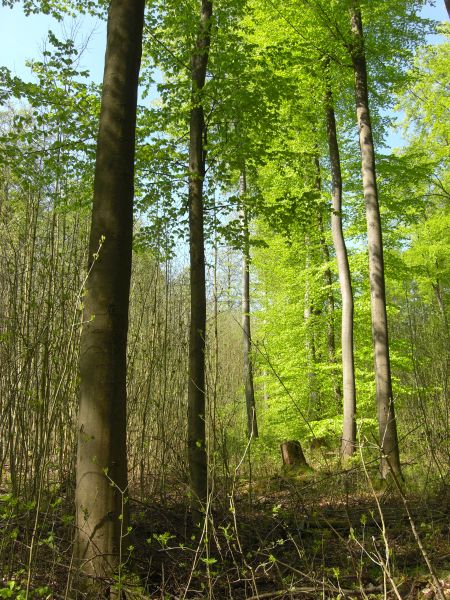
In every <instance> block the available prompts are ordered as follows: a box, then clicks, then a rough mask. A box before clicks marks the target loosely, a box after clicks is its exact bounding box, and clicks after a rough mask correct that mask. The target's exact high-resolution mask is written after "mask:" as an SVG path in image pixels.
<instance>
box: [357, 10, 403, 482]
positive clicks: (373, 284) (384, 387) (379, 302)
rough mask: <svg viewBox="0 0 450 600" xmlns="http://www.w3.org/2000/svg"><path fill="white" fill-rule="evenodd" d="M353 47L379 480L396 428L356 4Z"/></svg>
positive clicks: (395, 465)
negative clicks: (365, 227)
mask: <svg viewBox="0 0 450 600" xmlns="http://www.w3.org/2000/svg"><path fill="white" fill-rule="evenodd" d="M350 18H351V30H352V33H353V45H352V48H351V56H352V62H353V69H354V73H355V94H356V115H357V119H358V127H359V145H360V149H361V171H362V180H363V187H364V201H365V205H366V219H367V236H368V245H369V248H368V249H369V277H370V296H371V310H372V338H373V345H374V354H375V378H376V389H377V392H376V396H377V411H378V424H379V430H380V442H379V443H380V448H381V452H382V457H381V476H382V477H383V478H385V477H386V475H387V473H388V471H389V469H390V468H389V465H390V467H391V468H392V470H393V471H394V472H395V474H396V475H401V469H400V456H399V448H398V439H397V425H396V421H395V413H394V399H393V394H392V380H391V366H390V358H389V338H388V324H387V314H386V291H385V281H384V258H383V239H382V231H381V218H380V208H379V204H378V191H377V181H376V169H375V151H374V143H373V136H372V125H371V120H370V112H369V94H368V85H367V66H366V56H365V51H364V35H363V27H362V19H361V10H360V7H359V3H358V1H357V0H353V3H352V8H351V15H350Z"/></svg>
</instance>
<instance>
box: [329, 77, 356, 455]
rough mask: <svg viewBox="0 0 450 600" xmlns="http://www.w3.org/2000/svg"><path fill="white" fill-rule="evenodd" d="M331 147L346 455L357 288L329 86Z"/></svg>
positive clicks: (352, 407) (350, 446)
mask: <svg viewBox="0 0 450 600" xmlns="http://www.w3.org/2000/svg"><path fill="white" fill-rule="evenodd" d="M325 106H326V120H327V137H328V150H329V155H330V163H331V188H332V202H333V210H332V214H331V231H332V234H333V244H334V248H335V251H336V260H337V264H338V273H339V285H340V288H341V296H342V325H341V347H342V378H343V387H344V397H343V409H344V424H343V431H342V448H341V452H342V455H343V456H344V457H345V456H351V455H352V454H353V452H354V449H355V442H356V421H355V416H356V387H355V361H354V355H353V290H352V280H351V276H350V266H349V263H348V254H347V247H346V245H345V239H344V232H343V229H342V175H341V160H340V156H339V146H338V141H337V133H336V119H335V115H334V108H333V98H332V93H331V87H330V86H329V85H328V86H327V94H326V100H325Z"/></svg>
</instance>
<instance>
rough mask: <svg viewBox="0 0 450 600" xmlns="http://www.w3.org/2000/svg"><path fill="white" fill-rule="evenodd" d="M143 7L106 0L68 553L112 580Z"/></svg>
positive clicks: (120, 483) (122, 453) (122, 522)
mask: <svg viewBox="0 0 450 600" xmlns="http://www.w3.org/2000/svg"><path fill="white" fill-rule="evenodd" d="M144 6H145V2H144V0H112V2H111V5H110V9H109V16H108V36H107V47H106V55H105V70H104V77H103V92H102V104H101V114H100V127H99V133H98V139H97V154H96V165H95V182H94V204H93V208H92V223H91V232H90V240H89V257H90V263H89V269H90V271H89V276H88V279H87V284H86V295H85V298H84V314H83V322H84V327H83V332H82V336H81V357H80V390H81V396H80V410H79V421H78V423H79V425H78V426H79V437H78V456H77V487H76V523H77V531H76V543H75V555H76V558H77V559H78V560H79V561H80V567H81V568H82V570H83V571H85V572H87V573H89V574H92V575H98V576H103V577H105V576H107V577H110V576H111V574H112V572H113V570H114V569H115V568H116V567H117V565H118V561H119V553H120V545H121V542H122V539H121V537H122V535H123V532H124V529H123V528H124V527H125V532H126V505H124V504H123V503H124V500H126V496H127V456H126V430H125V429H126V348H127V331H128V298H129V289H130V276H131V244H132V233H133V196H134V189H133V179H134V148H135V128H136V103H137V86H138V75H139V67H140V59H141V48H142V28H143V18H144Z"/></svg>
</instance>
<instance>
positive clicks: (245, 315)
mask: <svg viewBox="0 0 450 600" xmlns="http://www.w3.org/2000/svg"><path fill="white" fill-rule="evenodd" d="M239 192H240V197H241V228H242V234H243V238H244V247H243V252H242V334H243V335H242V337H243V350H244V372H243V375H244V386H245V405H246V409H247V433H248V436H249V437H254V438H257V437H258V423H257V420H256V404H255V389H254V385H253V364H252V354H251V352H252V342H251V339H252V338H251V327H250V241H249V231H248V217H247V210H246V207H245V195H246V193H247V177H246V173H245V167H244V168H243V169H242V172H241V175H240V178H239Z"/></svg>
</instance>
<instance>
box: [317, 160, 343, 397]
mask: <svg viewBox="0 0 450 600" xmlns="http://www.w3.org/2000/svg"><path fill="white" fill-rule="evenodd" d="M314 164H315V168H316V188H317V191H318V192H319V194H321V193H322V178H321V173H320V162H319V157H318V156H317V155H316V156H315V157H314ZM317 227H318V230H319V241H320V249H321V252H322V257H323V261H324V263H325V265H326V267H325V270H324V273H323V275H324V283H325V288H326V297H327V304H328V314H327V349H328V361H329V363H330V364H331V365H332V366H333V378H334V381H333V387H334V397H335V399H336V403H337V405H338V407H339V409H340V407H341V403H342V392H341V386H340V382H339V374H338V373H337V372H336V369H335V365H336V336H335V335H334V295H333V275H332V273H331V269H330V266H329V265H330V250H329V248H328V244H327V241H326V239H325V232H324V227H323V216H322V210H321V208H320V207H319V210H318V213H317Z"/></svg>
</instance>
